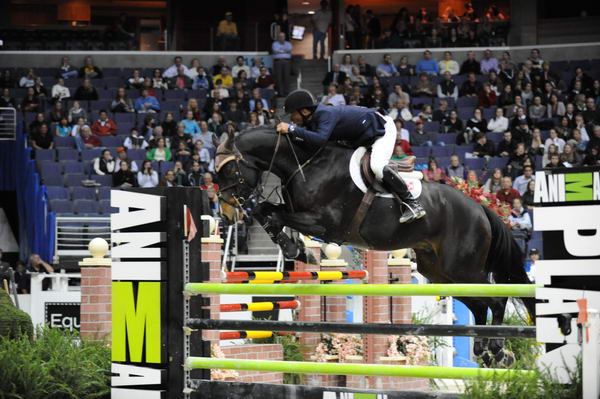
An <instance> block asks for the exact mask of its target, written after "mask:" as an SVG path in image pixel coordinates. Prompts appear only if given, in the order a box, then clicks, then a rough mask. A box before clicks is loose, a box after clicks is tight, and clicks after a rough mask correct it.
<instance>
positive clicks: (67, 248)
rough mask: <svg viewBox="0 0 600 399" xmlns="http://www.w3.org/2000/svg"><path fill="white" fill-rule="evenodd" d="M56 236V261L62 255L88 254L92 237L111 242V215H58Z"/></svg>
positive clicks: (79, 255)
mask: <svg viewBox="0 0 600 399" xmlns="http://www.w3.org/2000/svg"><path fill="white" fill-rule="evenodd" d="M54 237H55V240H54V256H55V262H56V263H57V262H58V260H59V259H60V257H61V256H75V257H83V256H86V254H88V253H89V251H88V243H89V242H90V240H91V239H92V238H95V237H101V238H104V239H105V240H106V241H108V242H109V243H110V217H108V216H104V217H75V216H58V217H57V218H56V231H55V236H54Z"/></svg>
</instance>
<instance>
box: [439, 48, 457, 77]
mask: <svg viewBox="0 0 600 399" xmlns="http://www.w3.org/2000/svg"><path fill="white" fill-rule="evenodd" d="M438 65H439V67H440V75H441V74H443V73H444V72H450V73H451V74H452V75H457V74H458V73H459V72H460V66H458V62H456V61H454V60H453V59H452V53H451V52H450V51H444V59H443V60H441V61H440V62H439V63H438Z"/></svg>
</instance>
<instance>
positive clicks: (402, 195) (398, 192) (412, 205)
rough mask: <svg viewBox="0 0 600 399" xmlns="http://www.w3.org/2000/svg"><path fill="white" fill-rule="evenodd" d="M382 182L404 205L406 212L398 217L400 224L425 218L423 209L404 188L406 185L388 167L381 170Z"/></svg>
mask: <svg viewBox="0 0 600 399" xmlns="http://www.w3.org/2000/svg"><path fill="white" fill-rule="evenodd" d="M383 182H384V183H385V184H386V185H387V186H388V188H389V189H391V190H392V194H394V195H395V196H396V197H397V198H399V199H400V200H401V201H402V202H403V203H404V205H405V208H406V210H404V211H403V212H402V216H400V223H407V222H412V221H413V220H416V219H420V218H422V217H423V216H425V213H426V212H425V209H423V207H422V206H421V204H420V203H419V202H418V201H417V200H416V199H415V198H414V197H413V196H412V194H411V193H410V191H408V187H406V183H404V180H402V177H400V175H399V174H398V173H397V172H396V171H395V170H393V169H392V168H390V167H389V166H386V167H384V168H383Z"/></svg>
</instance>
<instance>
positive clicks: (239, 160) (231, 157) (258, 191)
mask: <svg viewBox="0 0 600 399" xmlns="http://www.w3.org/2000/svg"><path fill="white" fill-rule="evenodd" d="M281 136H282V135H281V134H277V142H276V143H275V149H274V151H273V157H272V158H271V161H270V163H269V169H268V170H267V172H268V174H267V178H266V179H265V181H264V182H261V184H259V185H258V186H257V187H256V188H254V190H253V191H252V194H251V195H250V196H249V197H248V198H247V199H244V198H243V197H240V196H238V195H236V194H237V193H236V194H232V197H233V199H234V200H235V202H236V203H232V202H230V201H227V200H225V199H223V198H222V197H221V198H220V200H221V201H223V202H225V203H226V204H228V205H230V206H233V207H235V208H241V207H242V205H243V203H244V202H245V201H247V200H250V199H252V198H259V199H263V200H268V199H269V198H270V197H271V195H273V193H274V192H276V191H277V189H278V188H282V189H284V190H286V191H287V187H288V185H289V184H290V183H291V181H292V180H293V179H294V178H295V177H296V175H298V174H300V175H301V176H302V179H303V181H305V182H306V176H305V175H304V168H305V167H307V166H308V165H309V164H310V163H311V162H312V161H313V160H314V158H315V157H316V156H317V155H318V154H320V153H321V150H322V149H323V147H321V148H319V149H318V150H317V151H316V152H315V153H314V154H313V155H312V156H311V157H310V158H309V159H308V160H307V161H305V162H304V163H302V164H300V160H299V159H298V156H297V155H296V151H295V149H294V145H293V143H292V140H291V138H290V137H289V135H286V136H287V137H286V139H287V140H288V143H289V145H290V149H291V151H292V154H293V155H294V160H295V161H296V164H297V165H298V168H297V169H296V170H295V171H294V172H293V173H292V174H291V175H290V177H289V178H288V179H287V180H286V181H285V182H283V183H282V184H280V185H278V186H276V187H275V188H273V190H272V191H271V192H270V193H269V195H267V196H266V197H265V196H264V195H263V193H264V189H265V186H266V185H267V183H268V181H269V174H270V173H271V171H272V170H273V166H274V165H275V159H276V157H277V154H278V152H279V148H280V145H281ZM216 155H217V156H218V155H226V157H225V158H224V159H223V160H222V161H220V162H219V163H218V165H216V166H215V171H216V172H217V173H218V172H219V170H220V169H221V168H222V167H223V166H224V165H226V164H227V163H229V162H231V161H235V163H236V177H237V181H236V182H234V183H231V184H228V185H227V186H225V187H222V188H221V189H220V190H219V191H220V192H223V191H226V190H230V189H232V188H236V187H237V186H239V185H241V184H246V181H245V179H244V176H243V174H242V171H241V168H240V164H244V165H245V166H247V167H249V168H251V169H255V170H260V169H259V168H258V167H256V166H254V165H253V164H251V163H250V162H248V161H247V160H245V159H244V157H243V155H242V154H241V152H240V151H239V150H238V149H237V148H236V147H235V144H234V146H233V152H219V153H217V154H216Z"/></svg>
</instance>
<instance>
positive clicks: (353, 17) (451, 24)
mask: <svg viewBox="0 0 600 399" xmlns="http://www.w3.org/2000/svg"><path fill="white" fill-rule="evenodd" d="M435 14H437V13H435ZM344 31H345V33H346V35H345V37H346V47H347V48H349V49H361V48H365V49H370V48H422V47H427V48H433V47H477V46H483V47H487V46H503V45H505V44H506V36H507V32H508V15H507V13H506V11H502V10H501V9H499V8H498V6H497V5H495V4H492V5H490V6H489V7H488V8H487V9H486V10H476V9H475V8H474V7H473V4H472V3H471V2H467V3H466V4H465V7H464V12H463V13H462V15H459V13H458V12H457V11H456V10H455V9H454V8H452V6H448V7H447V8H446V9H445V10H444V12H443V13H442V14H441V15H434V14H433V13H431V12H430V10H428V9H427V8H426V7H422V8H420V9H419V10H418V12H416V13H414V14H412V13H410V12H409V11H408V9H407V8H406V7H402V8H401V9H400V10H399V11H398V13H397V14H396V15H395V17H394V18H393V20H392V21H391V23H390V24H389V25H388V26H385V27H384V26H382V22H381V20H380V18H379V17H378V16H377V15H375V14H374V13H373V11H372V10H366V12H364V13H363V12H362V11H361V8H360V6H359V5H349V6H348V7H346V12H345V18H344Z"/></svg>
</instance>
